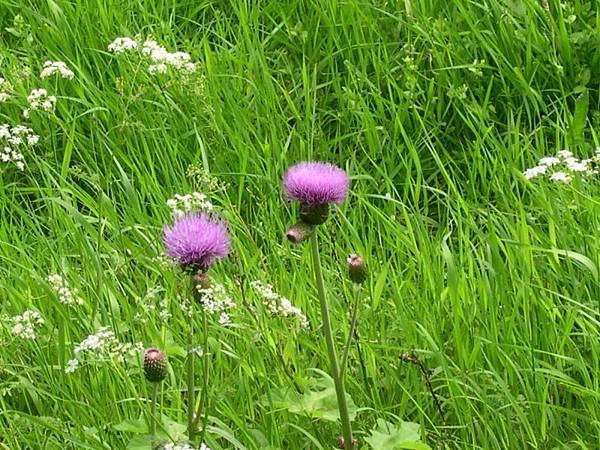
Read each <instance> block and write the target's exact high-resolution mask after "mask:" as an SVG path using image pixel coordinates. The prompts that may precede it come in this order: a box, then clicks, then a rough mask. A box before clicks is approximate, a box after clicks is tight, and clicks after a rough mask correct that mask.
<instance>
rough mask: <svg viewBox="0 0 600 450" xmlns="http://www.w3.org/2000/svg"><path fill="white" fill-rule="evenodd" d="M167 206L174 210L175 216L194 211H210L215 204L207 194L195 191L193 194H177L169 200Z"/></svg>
mask: <svg viewBox="0 0 600 450" xmlns="http://www.w3.org/2000/svg"><path fill="white" fill-rule="evenodd" d="M167 206H168V207H169V209H170V210H171V211H172V212H173V216H175V217H181V216H183V215H184V214H186V213H189V212H192V211H201V212H210V211H212V210H213V205H212V203H211V202H210V200H208V197H207V196H206V195H205V194H202V193H200V192H194V193H192V194H187V195H180V194H175V196H174V197H173V198H170V199H169V200H167Z"/></svg>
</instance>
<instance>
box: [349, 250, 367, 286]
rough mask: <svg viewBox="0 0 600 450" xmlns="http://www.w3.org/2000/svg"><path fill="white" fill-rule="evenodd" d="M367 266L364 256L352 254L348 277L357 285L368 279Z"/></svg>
mask: <svg viewBox="0 0 600 450" xmlns="http://www.w3.org/2000/svg"><path fill="white" fill-rule="evenodd" d="M367 273H368V272H367V264H366V263H365V260H364V258H363V257H362V256H359V255H357V254H352V255H350V256H349V257H348V276H349V277H350V279H351V280H352V281H353V282H354V283H356V284H362V283H363V282H364V281H365V280H366V279H367Z"/></svg>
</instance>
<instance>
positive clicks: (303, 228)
mask: <svg viewBox="0 0 600 450" xmlns="http://www.w3.org/2000/svg"><path fill="white" fill-rule="evenodd" d="M314 231H315V227H314V225H311V224H310V223H306V222H304V221H303V220H301V221H300V222H298V223H295V224H294V225H292V226H291V227H289V228H288V230H287V231H286V233H285V237H287V238H288V241H290V242H291V243H292V244H301V243H302V242H304V241H306V240H307V239H308V238H309V237H310V235H311V234H313V233H314Z"/></svg>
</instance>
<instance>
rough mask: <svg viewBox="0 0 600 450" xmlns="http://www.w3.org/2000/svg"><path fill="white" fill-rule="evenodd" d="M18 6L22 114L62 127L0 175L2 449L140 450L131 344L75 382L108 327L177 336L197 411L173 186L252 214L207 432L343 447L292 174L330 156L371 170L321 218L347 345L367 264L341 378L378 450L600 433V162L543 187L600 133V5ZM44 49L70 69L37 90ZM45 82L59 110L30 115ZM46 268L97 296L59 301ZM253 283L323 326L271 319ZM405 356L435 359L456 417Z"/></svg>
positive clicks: (171, 345)
mask: <svg viewBox="0 0 600 450" xmlns="http://www.w3.org/2000/svg"><path fill="white" fill-rule="evenodd" d="M0 6H1V7H0V77H2V78H4V79H6V83H7V84H6V85H4V84H3V85H2V86H0V93H4V92H9V93H10V98H9V99H8V100H7V101H6V102H2V103H0V124H1V123H10V124H12V125H16V124H25V125H27V126H30V127H31V128H32V129H33V130H34V131H35V132H36V133H37V134H38V135H39V136H40V138H41V139H40V142H39V143H38V144H37V146H35V147H34V148H33V149H32V150H31V151H29V152H25V153H24V157H25V161H26V167H25V170H24V171H23V172H21V171H19V170H18V169H16V167H14V166H10V165H6V164H5V163H3V162H0V315H1V316H2V321H1V322H0V323H1V325H0V344H1V345H0V410H2V415H1V416H0V436H1V438H0V440H1V445H0V447H1V446H5V447H7V448H11V449H12V448H14V449H19V448H31V449H38V448H39V449H48V450H54V449H57V450H62V449H92V450H106V449H124V448H125V445H126V444H125V443H126V442H128V441H129V440H130V439H131V437H132V432H131V430H125V429H123V430H121V431H119V430H117V429H115V428H114V426H113V424H116V423H121V422H123V421H127V420H131V419H132V418H137V417H139V416H140V413H141V412H144V411H145V410H146V409H147V407H148V405H147V401H146V399H148V398H149V396H150V393H149V392H148V387H147V385H146V383H145V382H144V379H143V373H142V371H141V367H139V364H137V362H136V358H131V359H127V360H125V361H107V362H105V363H100V362H99V363H98V364H95V363H94V364H92V363H90V364H82V366H81V367H80V368H78V369H77V370H76V371H75V372H73V373H65V368H68V365H67V363H68V361H69V360H71V359H72V358H73V357H74V348H75V346H76V345H78V344H79V343H81V342H82V341H83V340H84V339H85V338H86V337H87V336H88V335H90V334H93V333H95V332H96V331H97V330H98V329H99V328H100V327H104V326H106V327H110V329H111V330H113V331H114V333H115V339H116V340H118V341H119V342H122V343H131V344H133V343H142V344H143V345H144V346H158V347H161V348H163V349H165V350H166V352H167V354H168V356H169V373H168V376H167V379H166V380H165V381H164V382H163V387H162V391H161V393H160V400H161V408H160V409H161V414H163V415H164V416H168V417H170V418H172V420H173V421H176V422H183V421H184V420H185V410H186V405H185V395H184V394H185V391H184V381H183V377H182V373H183V372H184V365H185V355H186V350H185V345H186V344H185V335H186V329H187V328H186V323H187V317H186V316H185V313H184V311H183V310H182V304H183V303H182V299H181V298H180V295H182V291H181V290H180V288H179V287H178V285H179V284H180V283H181V281H182V279H181V275H180V274H179V272H178V271H176V270H175V269H174V268H173V267H172V266H169V265H168V264H166V263H165V261H164V260H162V259H161V258H160V255H161V254H162V244H161V230H162V227H163V224H164V223H167V222H169V221H170V220H171V217H170V211H169V209H168V207H167V206H166V201H167V200H168V199H169V198H172V197H173V196H174V194H176V193H180V194H187V193H190V192H192V191H194V190H197V191H201V192H204V193H206V194H209V195H210V200H211V201H212V202H213V204H214V205H215V208H216V209H217V210H218V211H219V212H220V213H222V214H223V215H224V216H225V217H226V218H227V220H228V221H229V223H230V230H231V234H232V247H233V255H232V257H230V258H228V259H227V260H226V261H223V262H222V263H220V264H219V265H218V266H217V267H216V268H215V271H214V273H213V278H214V279H215V281H218V282H220V283H222V284H223V285H224V286H226V290H227V294H228V295H229V296H231V298H232V301H233V302H234V303H235V305H236V309H235V312H232V320H233V323H232V325H230V326H226V327H224V326H221V325H220V324H219V323H218V317H210V319H209V331H210V337H211V340H210V342H209V345H208V348H207V349H201V350H202V351H203V355H204V356H202V357H199V358H198V366H197V367H196V373H197V374H198V382H199V383H203V382H204V381H205V380H206V382H207V385H208V396H207V402H208V406H209V416H208V427H207V429H206V433H205V436H204V438H205V442H206V443H207V444H208V445H209V446H210V447H211V448H212V449H213V450H218V449H221V448H226V449H231V448H236V449H251V450H254V449H256V450H258V449H263V448H269V447H272V448H280V449H287V450H301V449H306V448H314V449H330V448H331V447H333V446H334V444H335V439H336V437H337V436H338V435H339V434H340V430H339V427H338V425H337V423H336V422H333V421H328V420H320V419H316V420H315V417H321V418H322V417H328V418H329V419H335V418H334V411H333V409H334V408H332V403H331V398H330V396H329V395H324V394H325V393H327V392H328V389H329V387H327V386H329V385H326V386H324V385H323V384H321V386H320V387H319V388H315V386H307V381H306V380H307V377H310V376H311V375H312V374H311V373H310V372H308V371H307V368H309V367H319V368H322V369H325V368H327V367H328V360H327V356H326V351H325V346H324V344H323V342H322V336H321V330H320V326H319V323H318V317H319V308H318V302H317V300H316V297H315V296H314V292H315V291H314V281H313V279H312V277H311V276H310V275H309V273H308V270H307V269H308V267H309V264H310V255H309V252H308V251H307V249H306V248H304V247H292V246H290V245H288V244H287V243H286V242H284V239H283V235H284V232H285V229H286V226H287V225H289V224H291V223H293V221H295V219H296V211H295V209H294V208H293V207H291V206H290V205H288V204H287V203H286V202H285V201H283V199H282V197H281V192H280V179H281V176H282V174H283V172H284V170H285V168H286V167H287V166H288V165H290V164H292V163H294V162H297V161H299V160H303V159H313V158H314V159H322V160H327V161H331V162H333V163H336V164H338V165H340V166H342V167H344V168H345V169H347V170H348V172H349V173H350V175H351V176H352V189H351V195H350V197H349V198H348V201H347V202H346V203H345V204H344V205H342V206H341V207H340V208H339V209H337V210H336V211H335V212H334V214H333V215H332V218H331V219H330V220H329V221H328V222H327V224H326V225H324V227H323V229H322V230H321V233H322V236H321V237H322V242H324V244H325V245H324V248H323V252H322V255H323V267H324V268H325V273H324V276H325V280H326V283H327V290H328V294H329V298H330V299H331V313H332V317H333V319H334V329H335V331H336V339H337V342H338V343H340V344H341V343H342V342H344V339H345V337H346V333H347V330H348V323H347V322H348V317H347V315H348V307H347V301H349V300H348V299H350V298H351V296H352V287H351V286H350V283H348V282H347V281H346V280H345V276H344V273H345V269H344V262H345V261H346V258H347V256H348V254H350V253H354V252H357V253H359V254H361V255H363V256H365V258H366V260H367V265H368V267H369V271H370V275H369V279H368V280H367V282H366V283H365V286H364V291H365V295H364V300H363V301H362V304H361V310H360V315H359V318H360V320H359V325H358V331H359V335H360V339H361V351H362V353H363V356H364V360H365V372H366V379H365V377H364V376H363V373H362V368H361V367H360V364H359V362H358V355H357V352H356V350H355V348H354V347H352V350H351V353H350V358H349V363H350V367H349V369H348V371H347V375H348V379H347V383H346V384H347V390H348V393H349V395H351V397H352V399H354V401H355V403H356V404H357V405H360V407H361V409H360V412H357V414H356V417H355V420H354V422H353V425H354V427H355V432H356V436H357V438H358V439H359V440H360V441H363V440H365V439H376V441H375V443H376V445H380V444H379V443H378V442H377V439H381V440H387V439H395V438H392V437H389V436H388V437H385V436H381V434H378V433H388V428H387V427H386V428H385V430H384V429H383V428H381V427H380V425H381V423H378V419H379V420H381V419H382V418H388V417H390V414H394V415H395V416H397V417H402V418H405V419H406V420H410V421H413V422H415V423H419V424H420V426H421V429H420V432H421V433H420V437H421V438H422V440H423V445H425V444H426V445H429V446H430V447H432V448H437V447H439V448H446V449H470V448H478V449H486V450H488V449H489V450H505V449H513V448H514V449H521V448H537V449H554V448H557V449H571V448H582V449H584V448H586V449H595V448H600V440H599V438H598V436H600V411H599V408H598V400H599V395H598V392H599V386H598V377H597V374H598V373H600V303H599V300H598V299H599V298H600V288H599V285H598V267H599V266H600V238H599V236H600V235H599V231H598V230H600V203H599V201H598V198H600V186H599V183H598V176H591V177H589V178H586V179H583V178H576V179H574V181H573V183H571V184H569V185H562V184H557V183H553V182H550V181H549V180H537V179H536V180H531V181H527V180H525V179H524V177H523V176H522V172H523V171H524V170H525V169H526V168H528V167H531V166H533V165H534V164H535V163H536V161H537V160H538V159H539V158H540V157H542V156H546V155H552V154H555V153H556V151H557V150H559V149H562V148H565V147H566V148H568V149H570V150H571V151H573V153H575V155H576V156H577V157H578V158H581V159H583V158H590V157H591V156H592V155H593V154H594V150H595V147H597V146H599V145H600V140H599V139H598V128H599V125H600V108H599V106H600V97H599V94H598V93H599V92H600V89H599V88H600V78H599V77H598V76H597V71H598V70H597V68H598V67H599V63H600V50H599V39H598V24H599V23H600V16H599V13H598V5H597V2H596V1H594V0H576V1H568V2H567V1H558V0H549V6H550V11H548V12H546V11H545V10H544V9H543V7H542V5H541V2H540V1H538V0H518V1H517V0H479V1H475V2H466V1H463V0H410V1H409V0H401V1H396V2H391V1H386V0H373V1H363V2H358V1H355V0H349V1H344V2H334V1H325V0H290V1H286V2H282V1H276V0H264V1H260V2H257V1H241V0H235V1H191V0H180V1H177V2H164V1H146V2H133V1H130V2H123V1H121V2H117V1H114V0H109V1H100V0H89V1H83V0H52V1H39V0H35V1H34V0H1V1H0ZM126 35H127V36H131V37H135V36H138V35H139V36H140V37H141V38H146V37H152V38H154V39H156V40H157V41H158V42H160V43H161V44H163V45H165V46H166V47H167V48H168V49H169V50H170V51H174V50H175V49H178V50H182V51H186V52H189V53H191V55H192V59H193V60H194V61H195V62H197V63H198V68H199V70H198V72H197V73H196V76H195V77H193V79H189V80H187V81H188V82H185V80H183V81H182V80H181V79H180V78H179V77H174V78H171V77H169V76H167V75H161V76H159V77H154V76H151V75H150V74H149V73H148V71H147V70H146V67H145V66H140V65H139V61H134V60H130V59H128V58H127V57H121V56H116V55H114V54H111V53H109V52H108V51H107V45H108V44H109V43H110V42H111V41H112V40H113V39H114V38H116V37H118V36H126ZM46 60H62V61H64V62H65V63H66V64H67V65H68V66H69V67H70V68H71V69H72V70H73V71H74V72H75V77H74V79H73V80H63V79H60V78H45V79H42V78H40V70H41V69H42V66H43V63H44V61H46ZM36 88H44V89H47V90H48V92H49V94H51V95H55V96H56V97H57V101H56V108H55V110H54V111H53V112H51V113H46V112H43V111H32V112H31V115H30V118H29V119H25V118H24V117H23V114H22V113H23V110H24V109H25V108H27V107H28V102H27V95H28V94H29V93H30V92H31V90H33V89H36ZM4 89H7V91H5V90H4ZM50 273H58V274H60V275H62V276H63V277H64V278H65V279H66V280H67V281H68V283H69V285H70V286H71V287H72V288H73V289H77V291H78V293H79V296H81V297H82V298H83V300H84V305H82V306H81V307H71V306H67V305H65V304H63V303H61V302H60V300H59V298H58V296H57V295H56V293H55V292H53V291H52V290H51V288H50V287H49V285H48V282H47V276H48V274H50ZM253 280H261V281H264V282H267V283H270V284H272V285H273V287H274V290H275V291H277V292H278V293H281V294H282V295H284V296H285V297H287V298H289V300H290V301H291V303H292V304H293V305H295V306H297V307H299V308H301V309H302V311H303V312H304V313H305V314H306V316H307V318H308V321H309V327H308V328H307V329H305V330H301V329H299V327H298V326H297V324H296V323H294V322H292V321H288V320H286V318H284V317H273V315H272V314H271V313H270V311H269V310H268V308H267V307H266V306H265V304H264V301H263V299H262V298H261V297H260V296H259V295H257V294H256V292H254V291H253V290H252V288H251V286H250V282H251V281H253ZM152 292H155V294H153V295H149V294H150V293H152ZM26 310H36V311H39V313H40V314H41V316H42V317H43V318H44V323H43V324H38V325H36V327H35V334H36V336H37V339H20V338H16V337H15V335H14V332H13V326H14V324H13V322H12V318H14V317H15V316H17V315H21V314H23V312H24V311H26ZM163 313H164V314H163ZM195 325H196V326H197V327H198V329H199V330H200V329H201V327H202V321H201V319H200V317H198V319H197V321H196V324H195ZM404 352H416V354H418V356H419V358H420V360H422V361H423V364H424V368H425V370H426V371H427V373H428V375H429V377H430V380H431V389H433V390H434V391H435V393H436V395H437V396H438V398H439V401H440V404H441V407H442V409H443V413H444V417H443V418H442V417H441V416H440V413H439V411H438V410H437V407H436V405H435V403H434V402H433V400H432V398H431V392H430V389H429V387H428V386H427V385H426V384H425V382H424V377H423V374H422V373H421V371H420V369H418V368H417V367H416V366H415V365H414V364H407V363H403V362H402V361H401V360H400V355H401V354H402V353H404ZM203 358H210V363H211V364H210V370H209V371H208V373H205V372H204V364H203V363H204V359H203ZM317 381H318V382H319V383H326V381H324V379H322V378H321V379H320V378H319V377H317ZM273 386H277V387H281V386H289V389H288V391H287V392H286V391H280V394H281V396H280V398H283V399H284V400H283V403H282V406H280V407H277V406H276V403H275V402H274V401H273V402H272V403H269V402H265V401H263V399H264V398H265V394H267V393H269V392H271V390H272V389H273ZM294 386H297V387H298V388H299V389H295V390H294ZM290 392H304V394H290ZM288 396H290V397H288ZM290 399H291V400H290ZM292 400H293V401H292ZM290 408H291V409H290ZM306 411H313V412H312V413H307V412H306ZM314 411H316V412H314ZM366 411H368V414H367V413H366ZM311 417H312V418H311ZM397 427H398V425H394V427H393V428H389V430H390V432H393V430H395V429H396V428H397ZM405 428H406V427H405ZM373 429H375V431H374V432H373V433H374V434H371V432H370V431H369V430H373ZM401 430H402V427H400V431H399V433H400V432H401ZM144 433H145V431H143V432H141V434H139V436H144ZM134 434H137V433H134ZM386 436H387V435H386ZM392 436H393V434H392ZM365 442H367V441H365Z"/></svg>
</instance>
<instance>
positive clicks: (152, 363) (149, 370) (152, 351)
mask: <svg viewBox="0 0 600 450" xmlns="http://www.w3.org/2000/svg"><path fill="white" fill-rule="evenodd" d="M144 375H145V377H146V380H148V381H150V382H152V383H160V382H161V381H162V380H164V379H165V378H166V377H167V358H166V357H165V354H164V353H163V352H162V351H160V350H159V349H157V348H149V349H147V350H146V351H145V352H144Z"/></svg>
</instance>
